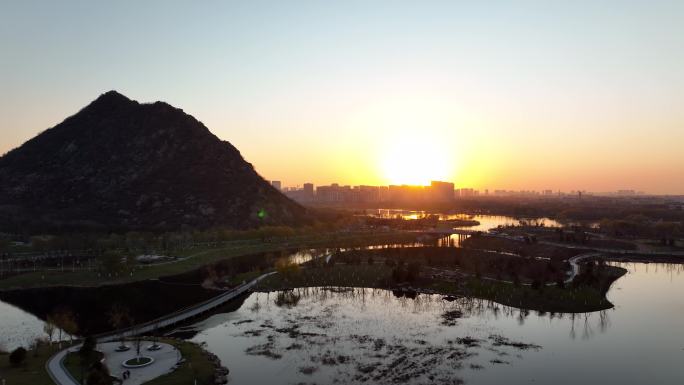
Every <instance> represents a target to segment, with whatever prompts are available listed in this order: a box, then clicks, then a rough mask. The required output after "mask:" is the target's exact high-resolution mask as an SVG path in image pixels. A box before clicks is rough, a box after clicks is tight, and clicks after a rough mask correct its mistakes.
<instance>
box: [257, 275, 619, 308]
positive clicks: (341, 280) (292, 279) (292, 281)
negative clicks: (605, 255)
mask: <svg viewBox="0 0 684 385" xmlns="http://www.w3.org/2000/svg"><path fill="white" fill-rule="evenodd" d="M609 274H611V276H610V277H607V279H608V280H609V281H611V282H612V281H614V280H615V279H617V278H619V277H620V276H622V274H624V271H618V270H615V271H610V272H609ZM391 276H392V268H391V267H388V266H386V265H384V264H379V263H376V264H374V265H367V264H365V263H364V264H360V265H339V264H338V265H335V266H334V267H332V266H329V267H315V268H306V269H301V270H300V271H299V272H296V273H290V274H288V275H283V274H276V275H272V276H270V277H268V278H266V279H264V280H263V281H262V282H260V283H259V285H258V286H257V288H256V289H257V290H263V291H271V290H282V289H291V288H297V287H316V286H346V287H370V288H384V289H390V288H392V287H393V286H394V285H393V283H392V278H391ZM412 286H414V287H419V288H424V289H432V290H434V291H436V292H438V293H441V294H445V295H468V296H472V297H477V298H481V299H486V300H492V301H495V302H498V303H500V304H502V305H507V306H514V307H519V308H522V309H527V310H538V311H546V312H568V313H583V312H589V311H598V310H604V309H608V308H611V307H612V306H613V305H612V304H611V303H610V302H609V301H608V300H607V299H606V297H605V292H604V291H603V290H600V289H598V288H593V287H586V286H582V287H579V288H558V287H556V286H555V285H552V286H545V287H544V288H543V289H542V290H539V289H533V288H531V287H530V286H516V285H513V284H510V283H505V282H494V281H488V280H479V279H477V278H474V277H473V278H468V279H467V280H465V281H462V282H450V281H442V280H432V279H427V278H421V279H420V280H418V281H416V282H414V283H412Z"/></svg>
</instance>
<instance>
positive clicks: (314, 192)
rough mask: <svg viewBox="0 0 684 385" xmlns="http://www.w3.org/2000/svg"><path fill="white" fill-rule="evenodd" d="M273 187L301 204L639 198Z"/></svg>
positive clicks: (434, 188)
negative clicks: (483, 198) (500, 198)
mask: <svg viewBox="0 0 684 385" xmlns="http://www.w3.org/2000/svg"><path fill="white" fill-rule="evenodd" d="M271 184H272V185H273V187H275V188H277V189H278V190H280V191H282V192H283V193H284V194H285V195H287V196H288V197H290V198H292V199H294V200H296V201H298V202H301V203H313V202H320V203H374V202H391V203H449V202H452V201H454V200H455V199H460V198H477V197H517V198H534V197H537V198H553V197H559V198H573V197H575V198H579V199H582V197H584V196H594V195H597V196H620V197H630V196H639V195H640V194H643V193H641V192H635V191H634V190H620V191H617V192H613V193H603V194H595V193H588V192H586V191H581V190H577V191H570V192H569V193H568V192H561V191H553V190H541V191H536V190H491V191H490V190H489V189H485V190H482V191H480V190H476V189H472V188H458V189H457V188H454V184H453V183H450V182H441V181H432V182H431V183H430V185H429V186H411V185H390V186H365V185H361V186H349V185H340V184H337V183H333V184H331V185H328V186H314V184H313V183H304V184H303V185H302V186H301V187H299V186H298V187H283V185H282V182H281V181H277V180H274V181H272V182H271Z"/></svg>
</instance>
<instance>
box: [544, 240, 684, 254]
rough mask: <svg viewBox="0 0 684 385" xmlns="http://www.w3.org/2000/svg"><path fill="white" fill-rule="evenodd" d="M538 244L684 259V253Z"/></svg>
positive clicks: (545, 242)
mask: <svg viewBox="0 0 684 385" xmlns="http://www.w3.org/2000/svg"><path fill="white" fill-rule="evenodd" d="M539 243H540V244H543V245H549V246H558V247H564V248H566V249H581V250H592V251H597V252H601V253H609V254H622V255H644V256H648V255H659V256H665V257H671V256H672V257H684V251H674V250H673V251H644V250H621V249H608V248H602V247H591V246H590V245H570V244H567V243H560V242H550V241H539Z"/></svg>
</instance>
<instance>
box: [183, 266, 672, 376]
mask: <svg viewBox="0 0 684 385" xmlns="http://www.w3.org/2000/svg"><path fill="white" fill-rule="evenodd" d="M619 265H620V266H623V267H625V268H627V269H628V270H629V274H627V275H626V276H624V277H623V278H621V279H620V280H618V281H617V282H616V283H615V284H614V286H613V287H612V288H611V290H610V292H609V295H608V296H609V299H610V300H611V302H613V303H614V304H615V305H616V307H615V308H614V309H612V310H609V311H606V312H596V313H590V314H575V315H569V314H548V313H546V314H540V313H537V312H527V311H524V310H520V309H514V308H507V307H504V306H501V305H497V304H494V303H488V302H485V301H476V300H469V299H460V300H457V301H453V302H448V301H444V300H443V299H442V297H441V296H434V295H419V296H418V297H417V298H416V299H408V298H397V297H395V296H394V295H393V294H392V293H391V292H389V291H385V290H371V289H355V290H339V291H337V290H323V289H308V290H300V291H296V292H295V293H294V294H290V295H282V294H281V295H278V293H255V294H252V295H251V296H250V297H249V298H248V299H247V300H246V301H245V303H244V304H243V306H242V307H241V308H240V309H239V310H237V311H235V312H231V313H226V314H219V315H215V316H213V317H211V318H210V319H208V320H206V321H205V322H203V323H201V324H198V325H196V327H197V329H198V331H199V333H198V334H197V335H196V336H195V337H194V338H193V340H195V341H197V342H204V343H206V344H207V347H208V349H209V350H210V351H212V352H214V353H216V354H217V355H218V356H219V357H220V358H221V359H222V360H223V362H224V363H225V364H226V365H227V366H228V367H229V368H230V369H231V377H232V381H233V382H234V383H240V384H266V383H277V384H286V383H317V384H332V383H396V382H401V383H414V384H423V383H458V381H459V380H463V381H464V382H465V383H471V384H500V383H501V381H502V379H506V383H507V384H528V383H531V382H534V383H540V384H551V383H553V384H577V383H589V384H591V383H619V384H645V383H653V384H681V383H684V369H682V362H684V332H682V326H683V325H684V324H683V323H682V320H683V319H684V298H682V296H681V293H684V279H682V275H681V273H682V265H676V264H640V263H630V264H619ZM449 312H451V313H449ZM458 312H461V313H462V318H458V319H453V320H447V319H445V318H444V314H445V313H446V314H451V315H459V313H458ZM499 336H501V337H503V339H500V338H499ZM468 338H473V339H474V340H470V339H468ZM513 342H521V343H524V344H532V345H531V346H528V345H516V344H515V343H513ZM511 345H512V346H511ZM533 345H540V348H539V349H537V348H535V346H533Z"/></svg>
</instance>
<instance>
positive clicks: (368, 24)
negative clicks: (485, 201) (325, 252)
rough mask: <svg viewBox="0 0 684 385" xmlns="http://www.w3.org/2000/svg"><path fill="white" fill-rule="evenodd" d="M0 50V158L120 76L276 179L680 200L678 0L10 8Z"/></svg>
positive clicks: (683, 76)
mask: <svg viewBox="0 0 684 385" xmlns="http://www.w3.org/2000/svg"><path fill="white" fill-rule="evenodd" d="M0 55H1V57H0V59H1V60H0V68H1V70H0V116H2V120H0V130H1V131H0V152H5V151H8V150H9V149H11V148H14V147H16V146H18V145H20V144H21V143H23V142H24V141H25V140H27V139H29V138H31V137H32V136H34V135H36V134H37V133H39V132H40V131H42V130H44V129H46V128H48V127H51V126H53V125H55V124H57V123H59V122H61V121H62V120H63V119H64V118H66V117H67V116H69V115H72V114H74V113H75V112H77V111H78V110H79V109H80V108H81V107H83V106H84V105H86V104H87V103H89V102H90V101H91V100H93V99H95V98H96V97H97V96H98V95H99V94H101V93H103V92H105V91H107V90H110V89H115V90H118V91H119V92H121V93H123V94H125V95H127V96H128V97H130V98H132V99H135V100H138V101H141V102H152V101H156V100H164V101H167V102H169V103H170V104H173V105H175V106H177V107H180V108H183V109H184V110H185V111H186V112H188V113H190V114H192V115H193V116H195V117H196V118H197V119H199V120H201V121H202V122H203V123H204V124H206V125H207V126H208V127H209V129H210V130H211V131H212V132H214V133H215V134H216V135H217V136H219V137H220V138H222V139H225V140H228V141H230V142H232V143H233V144H234V145H235V146H236V147H238V149H240V151H241V152H242V154H243V155H244V156H245V158H246V159H247V160H248V161H250V162H252V163H253V164H254V165H255V167H256V168H257V170H258V171H259V172H260V173H261V174H262V175H263V176H264V177H266V178H267V179H280V180H282V181H283V182H284V184H285V185H296V184H301V183H304V182H307V181H312V182H314V183H316V184H324V183H330V182H341V183H350V184H362V183H366V184H384V183H389V182H403V181H406V182H413V181H414V180H413V179H415V173H416V172H420V171H416V170H426V171H425V172H424V173H422V172H421V175H420V179H421V181H423V180H422V179H424V180H425V181H427V180H429V179H430V178H440V179H449V180H452V181H454V182H455V183H456V185H457V186H459V187H476V188H490V189H494V188H505V189H546V188H550V189H561V190H572V189H584V190H590V191H608V190H616V189H638V190H644V191H648V192H652V193H684V1H681V0H678V1H677V0H675V1H653V0H650V1H628V0H619V1H618V0H616V1H599V0H592V1H567V0H565V1H551V0H539V1H468V2H466V1H397V0H394V1H378V0H374V1H348V0H346V1H339V2H333V1H255V0H250V1H241V2H237V1H201V2H198V1H42V2H36V1H29V0H21V1H20V0H16V1H3V2H2V3H1V4H0ZM402 154H406V155H405V157H404V156H401V155H402ZM407 167H408V168H412V172H413V174H412V175H408V174H406V173H407V172H408V171H406V169H407ZM402 179H404V180H402ZM409 179H411V180H409Z"/></svg>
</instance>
